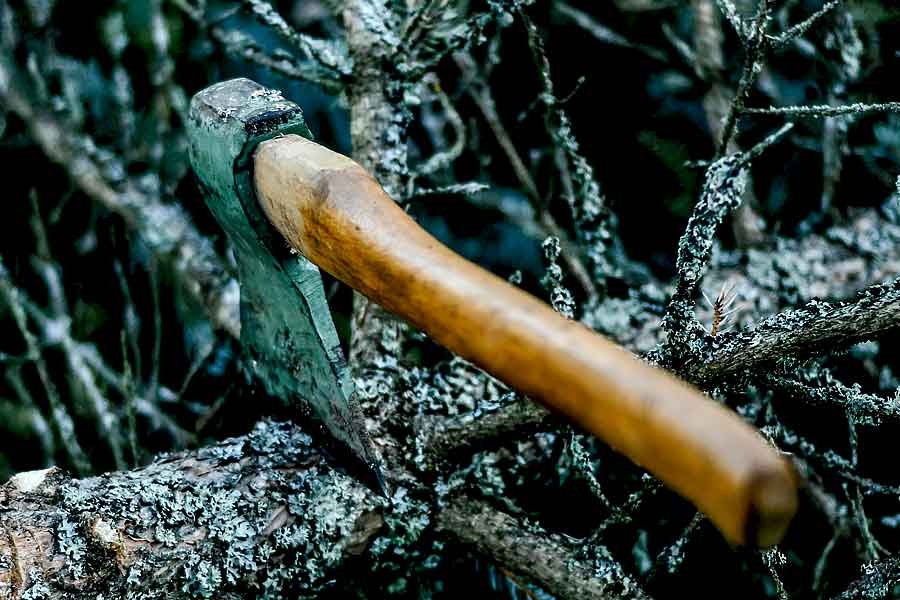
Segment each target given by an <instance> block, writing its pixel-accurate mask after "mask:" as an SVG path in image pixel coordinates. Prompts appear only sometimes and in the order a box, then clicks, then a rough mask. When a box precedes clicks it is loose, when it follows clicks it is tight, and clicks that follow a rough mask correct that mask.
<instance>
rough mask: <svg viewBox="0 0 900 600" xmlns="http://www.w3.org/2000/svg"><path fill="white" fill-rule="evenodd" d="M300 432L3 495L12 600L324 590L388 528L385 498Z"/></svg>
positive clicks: (61, 478) (269, 432)
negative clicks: (329, 459)
mask: <svg viewBox="0 0 900 600" xmlns="http://www.w3.org/2000/svg"><path fill="white" fill-rule="evenodd" d="M312 442H313V440H312V439H311V438H310V437H309V436H308V435H306V434H305V433H303V432H302V431H301V430H300V429H298V428H297V427H296V426H294V425H291V424H285V423H271V422H263V423H260V424H259V425H257V427H256V428H255V429H254V430H253V432H252V433H250V434H248V435H246V436H243V437H240V438H234V439H230V440H226V441H224V442H221V443H218V444H216V445H214V446H211V447H209V448H204V449H202V450H197V451H194V452H190V453H184V454H177V455H170V456H162V457H160V458H158V459H157V460H156V461H155V462H154V463H152V464H150V465H149V466H147V467H144V468H141V469H138V470H135V471H127V472H120V473H111V474H108V475H103V476H100V477H92V478H89V479H82V480H72V479H69V478H68V476H66V475H65V474H64V473H63V472H62V471H60V470H59V469H55V468H53V469H48V470H45V471H33V472H28V473H20V474H18V475H16V476H15V477H13V478H12V479H11V480H10V481H9V482H8V483H6V484H5V485H4V486H2V487H0V502H2V505H3V507H4V509H3V512H2V514H0V527H2V531H0V556H2V557H3V561H2V562H0V589H2V590H4V593H3V597H4V598H8V599H9V600H20V599H21V600H24V599H26V598H41V599H43V600H55V599H60V600H61V599H63V598H65V599H67V600H80V599H84V600H88V599H90V600H94V599H96V598H99V597H101V596H102V597H105V598H126V597H128V598H132V597H138V596H140V598H143V599H147V600H151V599H160V600H162V599H173V598H223V599H235V600H236V599H237V598H246V597H249V596H254V597H259V598H270V597H271V598H275V597H282V594H291V595H293V596H297V595H301V594H311V593H317V592H319V591H320V590H322V589H324V588H325V587H327V586H328V585H330V583H331V582H332V581H333V580H334V579H335V574H336V573H337V571H338V570H339V568H340V567H341V565H342V564H343V562H344V561H345V559H346V558H347V557H349V556H352V555H354V554H359V553H360V552H362V551H363V550H364V549H365V547H366V546H367V544H368V543H369V542H370V541H371V540H372V539H373V538H374V536H375V535H376V534H377V533H378V532H379V531H380V530H381V528H382V526H383V520H382V516H381V506H380V505H381V502H380V501H379V500H377V499H376V497H375V496H374V495H373V494H372V493H371V492H370V491H368V490H367V489H366V488H364V487H362V486H361V485H360V484H358V483H357V482H356V481H355V480H354V479H353V478H352V477H349V476H347V475H344V474H341V473H339V472H337V471H335V470H333V469H331V468H330V467H329V466H328V465H327V464H326V463H325V461H324V459H323V457H322V455H321V454H320V453H319V451H318V450H316V449H315V447H314V446H313V444H312Z"/></svg>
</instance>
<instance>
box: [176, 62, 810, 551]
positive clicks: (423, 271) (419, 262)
mask: <svg viewBox="0 0 900 600" xmlns="http://www.w3.org/2000/svg"><path fill="white" fill-rule="evenodd" d="M189 129H190V138H191V146H190V155H191V161H192V163H193V166H194V170H195V171H196V173H197V175H198V179H199V181H200V184H201V186H202V188H203V190H204V194H205V197H206V202H207V205H208V206H209V209H210V210H211V211H212V213H213V214H214V215H215V217H216V219H217V220H218V222H219V223H220V224H221V226H222V228H223V229H224V230H225V231H226V232H227V234H228V236H229V238H230V239H231V242H232V245H233V246H234V250H235V254H236V258H237V264H238V271H239V273H238V275H239V278H240V283H241V342H242V346H243V347H244V349H245V351H246V353H247V355H248V358H249V361H248V362H249V364H250V366H251V368H252V369H253V370H254V371H255V372H256V374H257V375H258V376H259V379H260V380H261V381H262V382H263V383H264V384H265V386H266V388H267V391H268V392H269V393H271V394H273V395H275V396H279V397H282V398H285V399H287V400H290V401H292V402H294V403H296V404H297V406H299V407H302V408H305V409H306V410H307V412H310V413H313V414H315V415H316V416H317V417H318V418H319V419H320V420H321V421H322V422H323V423H324V424H325V426H326V427H327V429H328V430H329V431H330V432H331V434H332V435H333V436H334V437H336V438H337V439H339V440H341V441H342V442H343V443H345V444H346V445H347V446H349V447H350V449H351V450H352V451H353V452H354V453H355V454H356V455H357V456H358V457H359V458H360V459H361V460H363V461H364V462H365V463H366V464H368V465H369V466H370V468H372V469H373V470H374V471H376V472H378V469H379V465H378V458H377V456H376V454H375V452H374V451H373V449H372V445H371V443H370V441H369V440H368V438H367V436H366V433H365V429H364V427H363V425H362V419H361V417H360V414H359V409H358V407H357V406H356V401H355V399H354V398H355V396H354V388H353V383H352V381H351V379H350V378H349V376H348V373H347V367H346V364H345V361H344V358H343V355H342V351H341V348H340V346H339V344H338V338H337V335H336V333H335V329H334V324H333V323H332V320H331V316H330V313H329V310H328V306H327V303H326V299H325V295H324V293H323V289H322V282H321V277H320V273H319V270H318V268H321V269H322V270H324V271H326V272H328V273H330V274H331V275H332V276H334V277H335V278H337V279H339V280H340V281H342V282H344V283H346V284H347V285H349V286H350V287H352V288H354V289H355V290H357V291H359V292H361V293H362V294H364V295H365V296H367V297H368V298H369V299H371V300H372V301H374V302H377V303H378V304H380V305H381V306H383V307H384V308H385V309H386V310H388V311H390V312H392V313H394V314H396V315H397V316H399V317H401V318H403V319H405V320H406V321H408V322H409V323H411V324H412V325H414V326H416V327H418V328H420V329H422V330H423V331H425V332H427V333H428V334H429V335H430V336H431V337H432V338H433V339H434V340H436V341H437V342H438V343H440V344H442V345H444V346H445V347H446V348H448V349H449V350H451V351H453V352H455V353H456V354H458V355H459V356H462V357H463V358H465V359H467V360H470V361H472V362H473V363H475V364H476V365H478V366H480V367H481V368H482V369H484V370H485V371H487V372H489V373H491V374H493V375H494V376H496V377H497V378H499V379H500V380H502V381H504V382H505V383H507V384H508V385H510V386H511V387H513V388H515V389H517V390H519V391H521V392H523V393H524V394H526V395H527V396H528V397H530V398H533V399H534V400H537V401H539V402H542V403H543V404H545V405H546V406H548V407H550V408H551V409H554V410H555V411H557V412H559V413H562V414H563V415H565V416H566V417H568V418H569V419H571V421H573V422H574V423H576V424H578V425H579V426H581V427H582V428H584V429H585V430H587V431H589V432H591V433H593V434H595V435H597V436H598V437H599V438H600V439H602V440H603V441H605V442H606V443H608V444H609V445H610V446H611V447H613V448H614V449H616V450H617V451H619V452H621V453H622V454H624V455H625V456H627V457H628V458H629V459H631V460H632V461H634V462H635V463H637V464H638V465H640V466H642V467H643V468H645V469H646V470H648V471H649V472H650V473H652V474H653V475H655V476H656V477H658V478H660V479H661V480H662V481H663V482H665V483H666V484H667V485H668V486H670V487H671V488H672V489H674V490H675V491H676V492H678V493H679V494H681V495H682V496H684V497H686V498H688V499H689V500H690V501H692V502H693V503H694V504H695V505H696V506H697V507H698V508H699V509H700V510H701V511H702V512H704V513H705V514H706V515H707V516H708V517H709V519H710V520H711V521H712V522H713V523H714V524H715V525H716V526H717V527H718V528H719V530H720V531H721V532H722V533H723V534H724V536H725V537H726V538H727V539H728V540H729V541H731V542H732V543H736V544H755V545H761V546H767V545H771V544H773V543H776V542H777V541H779V540H780V539H781V537H782V536H783V534H784V532H785V530H786V528H787V525H788V522H789V521H790V519H791V517H792V516H793V514H794V512H795V510H796V507H797V492H796V487H797V479H796V476H795V473H794V471H793V469H792V468H791V466H790V465H789V463H788V462H787V461H786V460H785V459H784V458H783V457H782V456H781V455H780V454H779V452H778V451H777V450H776V449H775V448H773V447H771V446H770V445H769V444H768V443H766V441H765V440H764V439H763V438H762V437H761V436H760V435H759V433H758V432H757V431H755V430H754V429H753V428H751V427H750V426H749V425H747V424H746V423H744V422H743V421H742V420H741V419H740V418H739V417H738V416H737V415H735V414H734V413H732V412H731V411H729V410H728V409H726V408H724V407H722V406H721V405H719V404H717V403H715V402H713V401H712V400H710V399H709V398H707V397H706V396H704V395H703V394H702V393H700V392H699V391H698V390H696V389H694V388H693V387H691V386H689V385H688V384H686V383H684V382H682V381H680V380H679V379H677V378H676V377H674V376H672V375H670V374H669V373H667V372H665V371H663V370H661V369H658V368H655V367H652V366H650V365H648V364H646V363H644V362H642V361H640V360H639V359H637V358H636V357H634V356H633V355H631V354H630V353H628V352H627V351H625V350H624V349H622V348H620V347H618V346H617V345H615V344H614V343H612V342H610V341H608V340H606V339H605V338H603V337H602V336H600V335H598V334H596V333H595V332H593V331H591V330H589V329H588V328H587V327H585V326H584V325H582V324H579V323H577V322H574V321H570V320H567V319H565V318H563V317H562V316H560V315H559V314H557V313H556V312H554V311H553V310H552V309H551V308H550V307H549V306H548V305H547V304H545V303H544V302H541V301H540V300H538V299H536V298H534V297H533V296H531V295H529V294H527V293H526V292H524V291H522V290H520V289H518V288H516V287H514V286H512V285H510V284H509V283H507V282H506V281H504V280H502V279H500V278H498V277H496V276H494V275H492V274H490V273H488V272H487V271H485V270H483V269H481V268H480V267H478V266H476V265H474V264H472V263H470V262H468V261H467V260H465V259H463V258H462V257H460V256H458V255H457V254H455V253H453V252H452V251H451V250H449V249H448V248H446V247H445V246H443V245H442V244H441V243H440V242H438V241H437V240H436V239H435V238H433V237H432V236H431V235H429V234H428V233H427V232H425V231H424V230H423V229H422V228H421V227H419V226H418V225H417V224H416V223H415V222H414V221H413V220H412V219H411V218H410V217H409V216H408V215H407V214H406V213H405V212H404V211H403V210H402V209H401V208H400V207H398V206H397V204H396V203H394V202H393V200H391V198H390V197H388V196H387V194H386V193H385V192H384V190H383V189H382V188H381V187H380V186H379V185H378V183H377V182H376V181H375V179H374V178H373V177H372V176H371V175H370V174H369V173H367V172H366V171H365V169H363V168H362V167H361V166H359V165H358V164H357V163H355V162H354V161H353V160H351V159H350V158H347V157H346V156H343V155H341V154H338V153H336V152H332V151H331V150H329V149H327V148H325V147H323V146H321V145H319V144H317V143H315V142H313V141H312V140H311V138H312V136H311V134H310V132H309V130H308V129H307V127H306V125H305V124H304V121H303V115H302V112H301V110H300V108H299V107H298V106H297V105H296V104H294V103H292V102H289V101H287V100H285V99H284V98H283V97H282V96H281V94H280V93H278V92H276V91H272V90H269V89H266V88H264V87H262V86H260V85H258V84H256V83H254V82H252V81H250V80H248V79H234V80H231V81H226V82H223V83H219V84H216V85H213V86H211V87H209V88H207V89H205V90H203V91H201V92H199V93H198V94H197V95H196V96H194V98H193V100H192V102H191V108H190V118H189ZM317 267H318V268H317Z"/></svg>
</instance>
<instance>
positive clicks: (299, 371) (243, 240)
mask: <svg viewBox="0 0 900 600" xmlns="http://www.w3.org/2000/svg"><path fill="white" fill-rule="evenodd" d="M188 129H189V137H190V159H191V164H192V165H193V168H194V171H195V172H196V174H197V177H198V180H199V182H200V185H201V187H202V188H203V192H204V197H205V200H206V204H207V206H208V207H209V210H210V211H211V212H212V213H213V215H214V216H215V218H216V220H217V221H218V222H219V224H220V225H221V226H222V229H224V230H225V232H226V233H227V234H228V237H229V239H230V240H231V243H232V245H233V247H234V251H235V255H236V258H237V265H238V276H239V279H240V284H241V345H242V347H243V349H244V352H245V354H246V356H247V358H248V363H249V366H250V368H251V369H252V371H253V372H254V373H255V374H256V376H257V377H258V378H259V379H260V381H262V383H263V384H264V386H265V388H266V391H267V392H268V393H269V394H270V395H272V396H275V397H278V398H281V399H282V400H284V401H286V402H289V403H290V404H292V405H295V406H297V407H298V408H300V409H301V410H302V411H303V412H304V413H305V414H309V413H312V414H314V415H315V416H316V417H317V418H318V419H319V420H320V421H321V422H322V423H323V424H324V425H325V427H326V428H327V429H328V431H329V432H330V433H331V435H332V436H334V437H335V438H336V439H338V440H340V441H341V442H343V443H344V444H345V445H346V446H347V447H349V449H350V450H351V451H352V452H353V454H355V455H356V456H357V457H358V458H359V459H361V460H362V461H364V463H365V464H366V465H367V466H368V467H369V469H370V470H371V471H372V474H373V475H374V476H375V477H376V478H377V480H378V483H379V485H380V486H381V487H382V491H384V482H383V480H382V478H381V469H380V460H379V458H378V456H377V453H376V452H375V450H374V448H373V447H372V444H371V441H370V440H369V438H368V435H367V434H366V432H365V426H364V423H363V418H362V413H361V411H360V409H359V406H358V403H357V401H356V396H355V387H354V384H353V380H352V379H351V377H350V374H349V370H348V368H347V363H346V361H345V359H344V355H343V352H342V350H341V347H340V342H339V340H338V336H337V331H336V330H335V327H334V322H333V321H332V318H331V313H330V312H329V310H328V303H327V301H326V299H325V292H324V289H323V287H322V277H321V275H320V273H319V269H318V267H316V266H315V265H313V264H312V263H310V262H309V261H308V260H306V259H305V258H303V257H302V256H300V255H299V254H296V253H293V252H291V251H290V250H289V248H288V246H287V245H286V244H285V242H284V239H283V238H282V237H281V236H280V235H279V234H278V233H277V232H276V231H275V230H274V229H273V228H272V226H271V225H270V224H269V221H268V220H267V219H266V217H265V215H264V214H263V213H262V211H261V210H260V208H259V204H258V203H257V201H256V197H255V192H254V187H253V182H252V173H251V171H252V166H253V151H254V150H255V148H256V146H257V145H258V144H259V143H260V142H263V141H265V140H268V139H271V138H273V137H277V136H280V135H285V134H291V133H293V134H298V135H301V136H304V137H306V138H310V139H312V134H311V133H310V131H309V129H308V128H307V126H306V123H305V122H304V120H303V112H302V111H301V110H300V107H299V106H297V105H296V104H294V103H293V102H289V101H287V100H285V99H284V98H283V97H282V96H281V94H280V93H279V92H277V91H274V90H270V89H268V88H264V87H262V86H260V85H259V84H257V83H255V82H253V81H250V80H249V79H232V80H230V81H225V82H222V83H218V84H216V85H212V86H210V87H208V88H206V89H204V90H202V91H201V92H198V93H197V94H196V95H195V96H194V98H193V99H192V100H191V107H190V115H189V125H188Z"/></svg>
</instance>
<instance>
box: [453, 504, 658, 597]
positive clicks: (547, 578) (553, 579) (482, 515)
mask: <svg viewBox="0 0 900 600" xmlns="http://www.w3.org/2000/svg"><path fill="white" fill-rule="evenodd" d="M438 526H439V527H440V528H442V529H445V530H448V531H451V532H453V533H454V534H455V535H456V536H457V537H459V538H460V539H461V540H462V541H464V542H466V543H467V544H471V545H473V546H475V547H476V548H477V549H478V550H480V551H481V552H483V553H485V554H487V555H489V556H492V557H493V558H494V559H495V560H496V561H497V562H498V563H499V564H500V565H502V566H503V567H505V568H507V569H508V570H510V571H512V572H513V573H516V574H519V575H522V576H526V577H530V578H533V579H534V580H536V581H538V582H540V583H541V585H542V587H543V588H544V589H545V590H546V591H548V592H550V593H551V594H554V595H556V596H558V597H560V598H581V599H588V598H590V599H597V600H600V599H601V598H609V599H612V598H631V599H634V600H643V599H647V598H649V597H648V596H647V595H646V594H644V592H643V591H642V590H641V589H640V588H639V587H638V586H637V584H636V583H635V582H634V581H633V580H632V579H631V578H630V577H629V576H628V575H627V574H626V573H625V572H624V571H622V568H621V567H620V566H619V564H618V563H617V562H616V561H614V560H608V559H605V557H603V556H597V557H595V559H594V560H590V559H579V558H575V556H574V555H573V548H572V545H571V544H570V543H567V542H566V541H564V540H563V538H562V536H556V535H550V534H547V533H546V532H544V531H542V530H541V529H540V528H539V527H537V526H536V525H534V524H528V523H527V522H525V521H522V520H520V519H515V518H513V517H511V516H509V515H507V514H505V513H502V512H499V511H497V510H494V509H493V508H491V507H490V506H489V505H488V504H487V503H485V502H484V501H482V500H476V499H472V498H459V499H455V500H453V501H451V502H450V504H449V505H448V506H447V507H446V508H444V509H443V510H442V511H441V514H440V516H439V517H438Z"/></svg>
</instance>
